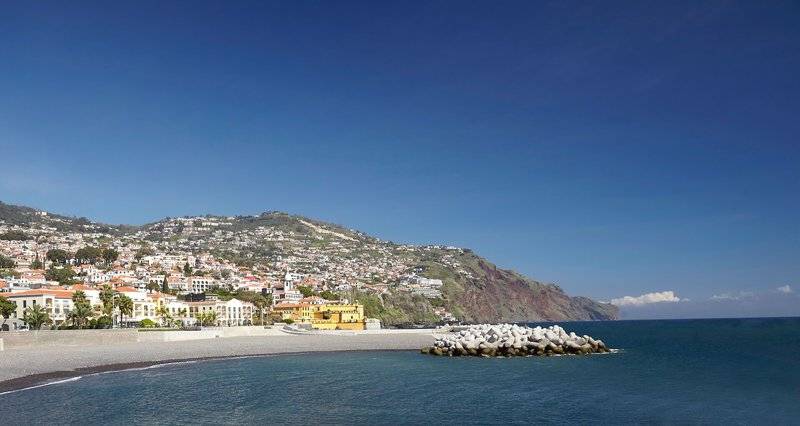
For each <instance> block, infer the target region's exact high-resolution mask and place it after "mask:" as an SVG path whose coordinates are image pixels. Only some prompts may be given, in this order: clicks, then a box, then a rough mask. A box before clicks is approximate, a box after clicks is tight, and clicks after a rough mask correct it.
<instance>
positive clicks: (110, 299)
mask: <svg viewBox="0 0 800 426" xmlns="http://www.w3.org/2000/svg"><path fill="white" fill-rule="evenodd" d="M116 293H117V292H116V290H114V289H113V288H111V286H110V285H108V284H105V285H103V289H102V290H100V301H101V302H102V303H103V314H104V315H108V316H111V314H113V313H114V296H115V295H116Z"/></svg>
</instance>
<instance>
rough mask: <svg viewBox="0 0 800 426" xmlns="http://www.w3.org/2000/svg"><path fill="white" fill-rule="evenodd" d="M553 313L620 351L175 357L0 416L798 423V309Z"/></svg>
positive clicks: (11, 419) (7, 419) (0, 408)
mask: <svg viewBox="0 0 800 426" xmlns="http://www.w3.org/2000/svg"><path fill="white" fill-rule="evenodd" d="M563 325H564V328H566V329H567V330H568V331H575V332H577V333H578V334H584V333H585V334H590V335H592V336H595V337H598V338H601V339H603V340H604V341H605V342H606V343H607V344H609V345H610V346H612V347H615V348H620V349H622V350H621V352H619V353H617V354H607V355H592V356H583V357H579V356H565V357H552V358H533V357H531V358H513V359H482V358H437V357H432V356H424V355H420V354H418V353H416V352H354V353H334V354H323V353H318V354H307V355H292V356H274V357H265V358H244V359H229V360H218V361H208V362H197V363H188V364H175V365H167V366H161V367H159V368H149V369H144V370H137V371H124V372H116V373H107V374H98V375H91V376H86V377H82V378H81V379H80V380H75V381H69V382H64V383H59V384H53V385H49V386H44V387H39V388H35V389H29V390H24V391H19V392H14V393H10V394H7V395H2V396H0V423H2V424H26V423H52V422H59V423H72V424H77V423H80V424H123V423H126V424H130V423H135V424H142V423H148V424H149V423H160V424H186V423H190V424H196V423H204V424H242V423H245V424H252V423H262V424H263V423H311V422H314V423H323V424H330V423H337V424H341V423H353V422H357V423H368V424H420V423H428V422H431V421H436V422H444V423H451V424H455V423H459V424H461V423H475V424H487V423H565V422H578V423H589V422H592V423H605V424H607V423H612V424H629V423H670V424H674V423H679V424H687V423H691V424H695V423H701V424H708V423H714V424H723V423H724V424H731V423H734V424H766V423H777V424H800V318H794V319H747V320H687V321H621V322H603V323H566V324H563Z"/></svg>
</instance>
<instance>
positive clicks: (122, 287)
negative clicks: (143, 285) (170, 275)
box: [117, 286, 139, 293]
mask: <svg viewBox="0 0 800 426" xmlns="http://www.w3.org/2000/svg"><path fill="white" fill-rule="evenodd" d="M117 291H125V292H128V293H135V292H138V291H139V290H137V289H135V288H133V287H128V286H120V287H117Z"/></svg>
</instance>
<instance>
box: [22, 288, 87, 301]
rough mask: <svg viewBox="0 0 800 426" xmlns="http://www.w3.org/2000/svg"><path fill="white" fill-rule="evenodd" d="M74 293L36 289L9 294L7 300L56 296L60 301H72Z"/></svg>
mask: <svg viewBox="0 0 800 426" xmlns="http://www.w3.org/2000/svg"><path fill="white" fill-rule="evenodd" d="M72 294H73V291H71V290H50V289H36V290H26V291H19V292H15V293H8V296H6V297H7V298H14V297H31V296H54V297H56V298H58V299H72Z"/></svg>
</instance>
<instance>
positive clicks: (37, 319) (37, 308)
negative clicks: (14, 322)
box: [22, 305, 52, 330]
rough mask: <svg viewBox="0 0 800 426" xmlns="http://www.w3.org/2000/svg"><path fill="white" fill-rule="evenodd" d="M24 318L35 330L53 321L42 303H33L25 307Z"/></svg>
mask: <svg viewBox="0 0 800 426" xmlns="http://www.w3.org/2000/svg"><path fill="white" fill-rule="evenodd" d="M22 320H23V321H25V324H28V327H30V328H31V329H33V330H38V329H40V328H42V326H43V325H45V324H49V323H50V322H52V321H51V320H50V315H48V314H47V311H46V310H45V309H44V307H42V305H33V306H29V307H27V308H25V311H24V314H23V316H22Z"/></svg>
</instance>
